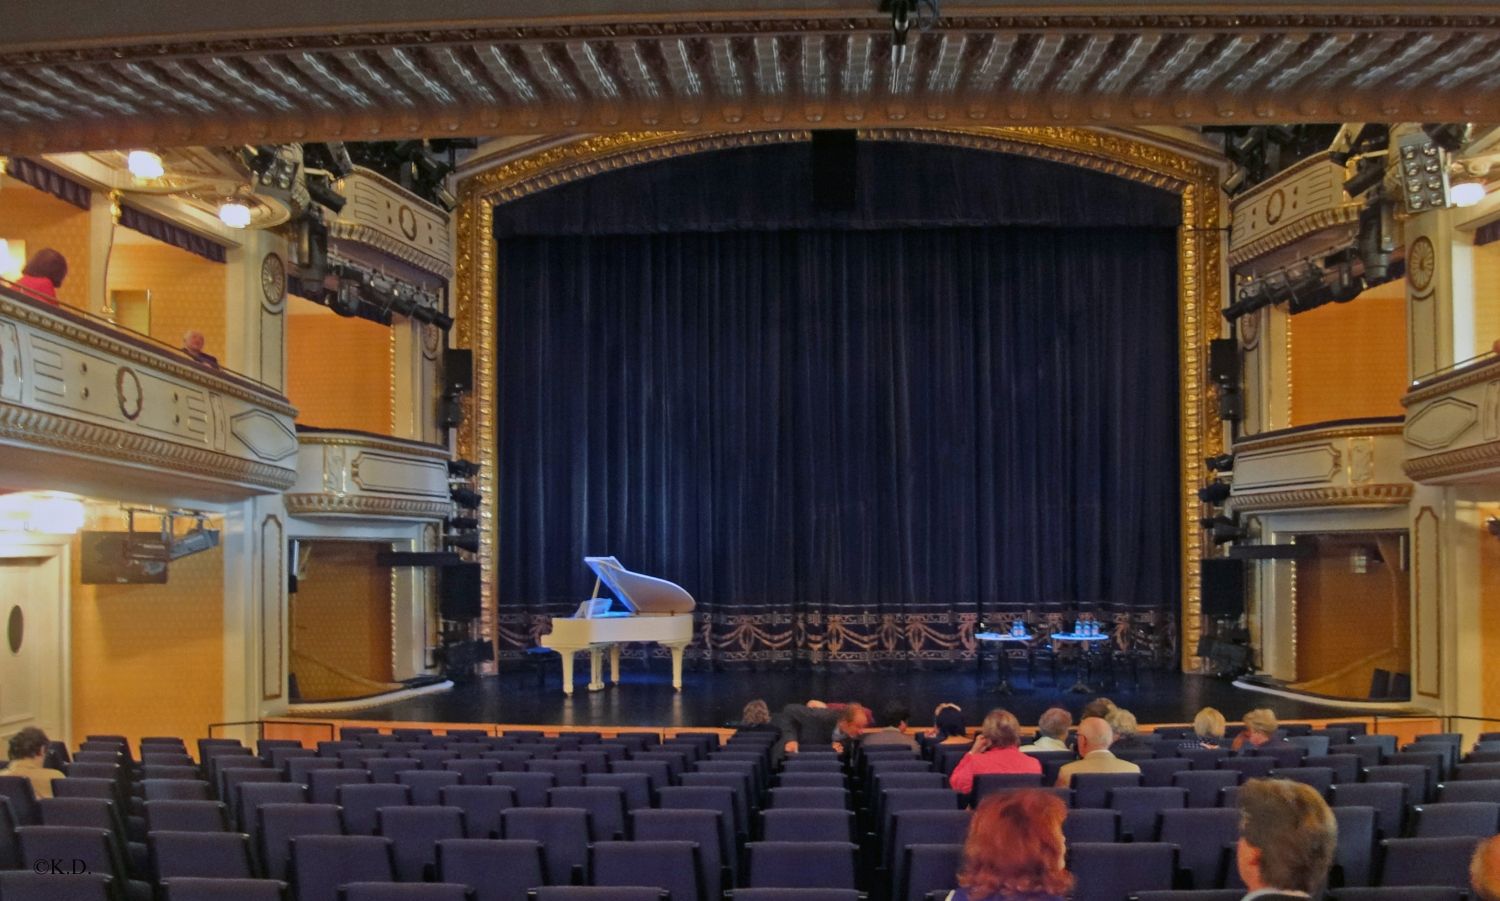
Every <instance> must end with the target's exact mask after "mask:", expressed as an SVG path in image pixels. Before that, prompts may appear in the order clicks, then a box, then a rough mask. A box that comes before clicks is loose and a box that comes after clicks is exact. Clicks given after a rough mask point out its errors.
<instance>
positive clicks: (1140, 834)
mask: <svg viewBox="0 0 1500 901" xmlns="http://www.w3.org/2000/svg"><path fill="white" fill-rule="evenodd" d="M1109 806H1110V809H1111V810H1117V811H1119V812H1120V832H1121V834H1122V835H1123V836H1124V837H1125V838H1126V839H1127V840H1128V841H1135V842H1141V841H1152V840H1154V838H1155V833H1156V818H1157V817H1158V816H1159V815H1160V814H1161V812H1162V811H1164V810H1181V809H1184V808H1186V807H1187V789H1185V788H1173V787H1170V786H1169V787H1166V788H1146V787H1144V786H1141V787H1126V788H1116V789H1113V790H1111V791H1110V793H1109Z"/></svg>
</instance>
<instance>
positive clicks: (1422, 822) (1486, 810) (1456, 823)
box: [1411, 801, 1500, 838]
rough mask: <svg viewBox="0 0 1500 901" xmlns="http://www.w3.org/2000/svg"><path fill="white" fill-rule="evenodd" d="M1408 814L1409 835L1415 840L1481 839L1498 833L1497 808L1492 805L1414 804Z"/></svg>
mask: <svg viewBox="0 0 1500 901" xmlns="http://www.w3.org/2000/svg"><path fill="white" fill-rule="evenodd" d="M1411 814H1412V817H1413V821H1412V827H1411V834H1412V835H1413V836H1415V837H1417V838H1443V837H1452V836H1474V837H1476V838H1483V837H1486V836H1490V835H1494V834H1495V833H1496V832H1500V804H1497V803H1495V802H1493V801H1450V802H1448V803H1445V804H1417V805H1415V806H1413V807H1412V809H1411Z"/></svg>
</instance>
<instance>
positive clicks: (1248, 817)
mask: <svg viewBox="0 0 1500 901" xmlns="http://www.w3.org/2000/svg"><path fill="white" fill-rule="evenodd" d="M1337 844H1338V824H1337V822H1336V821H1335V820H1334V818H1333V811H1332V810H1330V809H1329V808H1328V804H1327V802H1325V801H1324V800H1323V796H1322V795H1320V794H1318V792H1317V791H1316V790H1315V789H1313V788H1311V787H1309V786H1306V785H1303V784H1302V783H1300V782H1293V781H1291V780H1290V779H1251V780H1250V781H1249V782H1246V783H1245V784H1244V785H1243V786H1241V787H1240V839H1239V843H1238V845H1237V846H1236V848H1235V861H1236V863H1237V864H1238V866H1239V871H1240V878H1241V879H1243V880H1244V882H1245V887H1246V888H1248V889H1249V890H1250V892H1249V894H1247V895H1245V898H1246V899H1251V898H1254V899H1257V901H1270V899H1273V898H1311V897H1314V894H1313V893H1314V892H1317V891H1319V890H1320V889H1321V888H1322V887H1323V884H1324V882H1325V881H1326V880H1327V878H1328V868H1329V867H1330V866H1332V864H1333V852H1334V848H1335V846H1336V845H1337Z"/></svg>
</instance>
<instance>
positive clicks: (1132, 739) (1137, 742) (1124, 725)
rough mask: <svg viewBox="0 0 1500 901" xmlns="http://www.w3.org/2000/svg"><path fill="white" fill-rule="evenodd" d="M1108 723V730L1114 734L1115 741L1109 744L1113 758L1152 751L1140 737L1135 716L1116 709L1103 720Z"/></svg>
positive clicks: (1149, 744) (1121, 708)
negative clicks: (1135, 752) (1122, 754)
mask: <svg viewBox="0 0 1500 901" xmlns="http://www.w3.org/2000/svg"><path fill="white" fill-rule="evenodd" d="M1104 721H1105V722H1106V723H1109V728H1110V730H1111V731H1113V732H1114V734H1115V740H1114V741H1113V742H1111V743H1110V746H1109V751H1110V753H1111V754H1114V755H1115V756H1117V757H1118V756H1119V755H1120V754H1121V753H1124V752H1127V751H1147V752H1150V751H1154V750H1155V746H1154V745H1153V744H1152V743H1151V742H1150V741H1149V740H1147V739H1145V738H1142V737H1141V726H1140V723H1138V722H1136V718H1135V714H1133V713H1131V712H1130V711H1129V710H1126V709H1125V708H1124V707H1116V708H1115V709H1114V710H1111V711H1110V712H1109V716H1107V717H1105V718H1104Z"/></svg>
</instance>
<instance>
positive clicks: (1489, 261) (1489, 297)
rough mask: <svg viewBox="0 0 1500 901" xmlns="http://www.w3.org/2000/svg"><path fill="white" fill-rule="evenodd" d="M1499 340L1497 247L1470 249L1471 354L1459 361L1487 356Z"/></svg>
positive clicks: (1499, 252)
mask: <svg viewBox="0 0 1500 901" xmlns="http://www.w3.org/2000/svg"><path fill="white" fill-rule="evenodd" d="M1497 338H1500V243H1496V244H1485V245H1482V246H1480V247H1476V248H1474V351H1473V353H1472V354H1465V353H1462V352H1458V353H1456V354H1455V356H1456V357H1458V358H1459V359H1463V358H1464V357H1466V356H1476V357H1477V356H1479V355H1480V354H1486V353H1489V352H1490V349H1491V347H1492V346H1493V345H1494V343H1495V340H1496V339H1497Z"/></svg>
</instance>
